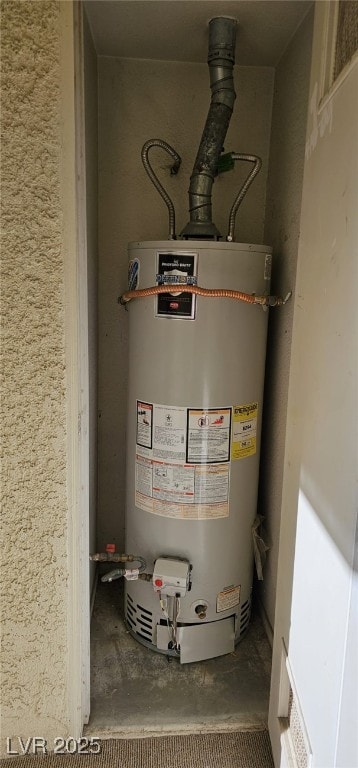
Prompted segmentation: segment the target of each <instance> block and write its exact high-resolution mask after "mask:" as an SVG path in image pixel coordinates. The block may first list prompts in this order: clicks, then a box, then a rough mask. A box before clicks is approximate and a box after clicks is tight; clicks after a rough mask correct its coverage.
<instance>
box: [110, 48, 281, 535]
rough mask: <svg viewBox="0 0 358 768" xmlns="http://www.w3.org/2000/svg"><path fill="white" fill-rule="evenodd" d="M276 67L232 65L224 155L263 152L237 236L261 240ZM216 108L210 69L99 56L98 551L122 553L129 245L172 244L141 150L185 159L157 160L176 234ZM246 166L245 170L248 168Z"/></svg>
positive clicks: (221, 193)
mask: <svg viewBox="0 0 358 768" xmlns="http://www.w3.org/2000/svg"><path fill="white" fill-rule="evenodd" d="M273 74H274V73H273V70H272V69H271V68H265V67H235V86H236V91H237V100H236V104H235V110H234V115H233V118H232V120H231V123H230V127H229V130H228V135H227V140H226V142H225V145H226V149H227V150H229V149H230V150H235V151H239V152H247V153H256V154H259V155H260V156H261V157H262V159H263V169H262V172H261V174H260V175H259V177H258V178H257V180H255V182H254V184H253V186H252V188H251V189H250V192H249V194H248V195H247V198H246V200H245V202H244V203H243V205H242V207H241V209H240V212H239V214H238V216H237V229H236V232H237V237H236V239H238V240H241V241H243V242H257V243H262V242H263V233H264V215H265V197H266V180H267V170H268V154H269V142H270V125H271V109H272V90H273ZM209 104H210V85H209V73H208V67H207V65H206V64H190V63H183V62H181V63H180V62H172V61H167V62H162V61H153V60H150V61H144V60H133V59H127V60H125V59H115V58H106V57H100V58H99V252H100V267H99V411H100V419H99V511H98V526H97V530H98V542H97V543H98V548H99V549H102V548H103V547H104V546H105V544H106V543H107V542H110V541H115V542H116V543H117V544H118V547H119V548H120V547H122V546H123V529H124V482H125V421H126V382H127V375H126V368H127V356H128V345H127V317H126V313H125V311H124V310H123V308H121V307H120V306H118V304H117V297H118V296H119V295H120V293H121V292H123V291H124V290H125V289H126V287H127V264H128V256H127V243H128V242H130V241H133V240H140V239H143V240H146V239H158V238H159V239H160V238H166V237H167V233H168V216H167V209H166V206H165V205H164V203H163V201H162V200H161V198H160V197H159V195H158V193H157V192H156V190H155V189H154V187H153V185H152V184H151V183H150V181H149V179H148V177H147V175H146V173H145V171H144V169H143V166H142V163H141V158H140V152H141V148H142V145H143V144H144V142H145V141H146V140H147V139H149V138H163V139H165V140H166V141H168V142H169V143H170V144H172V145H173V146H174V147H175V149H176V150H177V151H178V152H179V154H180V155H181V156H182V161H183V162H182V167H181V169H180V171H179V173H178V175H177V176H176V177H170V175H169V168H170V165H171V159H170V157H169V156H167V155H166V154H165V153H163V152H160V151H157V150H153V151H152V153H151V161H152V162H153V166H154V168H155V169H156V170H157V171H158V173H159V176H160V178H161V180H162V181H163V183H164V185H165V186H166V187H167V189H168V192H169V194H170V195H171V196H172V198H173V201H174V203H175V206H176V212H177V229H178V231H180V229H181V228H183V227H184V225H185V224H186V222H187V220H188V218H189V216H188V194H187V190H188V186H189V177H190V174H191V171H192V167H193V163H194V160H195V156H196V152H197V149H198V146H199V142H200V138H201V134H202V131H203V128H204V123H205V119H206V115H207V112H208V108H209ZM242 165H245V166H246V164H242ZM247 173H248V168H247V167H245V168H241V169H240V168H239V167H238V168H237V169H236V170H235V172H232V173H228V174H224V175H223V176H222V177H220V178H219V179H218V180H217V181H216V182H215V185H214V194H213V212H214V213H213V215H214V221H215V223H216V225H217V226H218V227H219V229H221V231H222V232H223V233H225V232H226V231H227V225H228V216H229V211H230V208H231V205H232V202H233V200H234V198H235V196H236V194H237V191H238V189H239V186H240V184H241V183H242V180H243V178H245V176H246V175H247Z"/></svg>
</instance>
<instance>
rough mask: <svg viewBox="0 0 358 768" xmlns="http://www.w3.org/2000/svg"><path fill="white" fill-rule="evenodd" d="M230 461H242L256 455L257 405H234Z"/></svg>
mask: <svg viewBox="0 0 358 768" xmlns="http://www.w3.org/2000/svg"><path fill="white" fill-rule="evenodd" d="M232 410H233V419H232V443H231V459H232V460H234V459H244V458H245V457H246V456H253V455H254V454H255V453H256V435H257V413H258V403H247V404H246V405H234V407H233V409H232Z"/></svg>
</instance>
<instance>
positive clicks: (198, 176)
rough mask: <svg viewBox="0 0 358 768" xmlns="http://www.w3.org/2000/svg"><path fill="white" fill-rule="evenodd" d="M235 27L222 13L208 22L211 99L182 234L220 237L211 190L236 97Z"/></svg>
mask: <svg viewBox="0 0 358 768" xmlns="http://www.w3.org/2000/svg"><path fill="white" fill-rule="evenodd" d="M236 27H237V22H236V20H235V19H232V18H228V17H225V16H219V17H216V18H213V19H211V21H210V22H209V51H208V64H209V70H210V87H211V103H210V108H209V112H208V116H207V119H206V123H205V127H204V131H203V134H202V137H201V142H200V146H199V150H198V154H197V156H196V160H195V163H194V168H193V171H192V175H191V177H190V187H189V214H190V221H189V222H188V224H187V225H186V227H185V228H184V230H183V231H182V233H181V235H182V236H183V237H184V238H190V237H194V238H201V237H202V238H217V237H220V233H219V231H218V230H217V228H216V226H215V224H214V223H213V221H212V211H211V191H212V185H213V182H214V178H215V174H216V171H217V166H218V161H219V156H220V153H221V151H222V149H223V145H224V141H225V137H226V133H227V129H228V127H229V122H230V118H231V114H232V111H233V106H234V101H235V98H236V94H235V90H234V80H233V67H234V64H235V42H236Z"/></svg>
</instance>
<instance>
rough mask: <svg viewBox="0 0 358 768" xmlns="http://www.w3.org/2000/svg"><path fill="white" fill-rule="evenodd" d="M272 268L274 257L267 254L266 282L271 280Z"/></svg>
mask: <svg viewBox="0 0 358 768" xmlns="http://www.w3.org/2000/svg"><path fill="white" fill-rule="evenodd" d="M271 267H272V256H271V254H270V253H267V254H266V256H265V270H264V280H271Z"/></svg>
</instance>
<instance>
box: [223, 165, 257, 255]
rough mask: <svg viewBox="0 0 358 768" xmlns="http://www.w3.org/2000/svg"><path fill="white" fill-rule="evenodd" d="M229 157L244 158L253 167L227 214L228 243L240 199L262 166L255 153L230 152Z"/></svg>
mask: <svg viewBox="0 0 358 768" xmlns="http://www.w3.org/2000/svg"><path fill="white" fill-rule="evenodd" d="M231 158H232V160H235V161H236V160H246V161H248V162H249V163H254V167H253V169H252V171H250V173H249V175H248V177H247V179H246V180H245V181H244V183H243V185H242V187H241V189H240V190H239V192H238V194H237V196H236V198H235V200H234V202H233V204H232V207H231V211H230V216H229V231H228V234H227V237H226V239H227V240H228V242H230V243H231V242H232V241H233V239H234V234H235V219H236V214H237V211H238V208H239V206H240V205H241V203H242V201H243V199H244V197H245V195H246V192H247V190H248V189H249V187H250V186H251V184H252V182H253V180H254V178H255V177H256V176H257V174H258V173H259V171H260V170H261V167H262V160H261V157H257V156H256V155H242V154H240V153H238V152H231Z"/></svg>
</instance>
